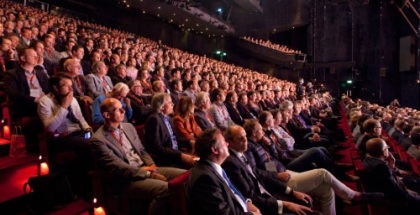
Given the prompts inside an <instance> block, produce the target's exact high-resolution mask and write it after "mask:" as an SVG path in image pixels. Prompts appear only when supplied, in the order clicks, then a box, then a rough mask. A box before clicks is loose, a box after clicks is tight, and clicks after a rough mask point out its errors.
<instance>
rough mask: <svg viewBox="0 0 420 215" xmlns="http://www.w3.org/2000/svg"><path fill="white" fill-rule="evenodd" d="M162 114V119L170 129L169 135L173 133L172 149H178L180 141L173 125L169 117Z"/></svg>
mask: <svg viewBox="0 0 420 215" xmlns="http://www.w3.org/2000/svg"><path fill="white" fill-rule="evenodd" d="M160 116H161V117H162V120H163V122H164V123H165V126H166V128H167V129H168V131H169V135H171V141H172V149H175V150H178V142H177V141H176V136H175V134H174V131H173V130H172V126H171V124H170V123H169V117H168V116H165V115H163V114H160Z"/></svg>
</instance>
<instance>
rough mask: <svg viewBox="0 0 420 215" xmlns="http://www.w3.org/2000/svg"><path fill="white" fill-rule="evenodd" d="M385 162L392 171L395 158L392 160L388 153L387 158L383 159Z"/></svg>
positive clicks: (392, 157) (390, 154)
mask: <svg viewBox="0 0 420 215" xmlns="http://www.w3.org/2000/svg"><path fill="white" fill-rule="evenodd" d="M385 160H386V161H387V162H388V166H389V167H390V168H391V169H394V168H395V158H394V156H393V155H392V153H390V152H389V153H388V157H386V158H385Z"/></svg>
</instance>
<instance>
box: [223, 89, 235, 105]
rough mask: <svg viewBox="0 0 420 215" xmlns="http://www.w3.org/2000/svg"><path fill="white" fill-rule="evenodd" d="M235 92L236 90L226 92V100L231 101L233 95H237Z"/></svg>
mask: <svg viewBox="0 0 420 215" xmlns="http://www.w3.org/2000/svg"><path fill="white" fill-rule="evenodd" d="M235 94H236V92H235V91H234V90H231V91H229V92H228V93H227V94H226V99H225V101H229V102H230V100H231V99H232V97H233V95H235Z"/></svg>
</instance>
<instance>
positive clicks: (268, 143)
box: [260, 136, 271, 146]
mask: <svg viewBox="0 0 420 215" xmlns="http://www.w3.org/2000/svg"><path fill="white" fill-rule="evenodd" d="M260 141H261V143H262V144H264V145H267V146H269V145H271V140H270V139H269V138H268V137H266V136H263V137H262V138H261V140H260Z"/></svg>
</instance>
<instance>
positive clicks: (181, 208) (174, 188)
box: [168, 170, 190, 215]
mask: <svg viewBox="0 0 420 215" xmlns="http://www.w3.org/2000/svg"><path fill="white" fill-rule="evenodd" d="M189 175H190V170H188V171H186V172H185V173H183V174H181V175H179V176H178V177H176V178H174V179H172V180H170V181H169V182H168V188H169V193H170V198H171V209H172V210H171V211H172V215H187V214H188V213H187V197H186V194H185V192H186V191H185V183H186V182H187V180H188V177H189Z"/></svg>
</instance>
